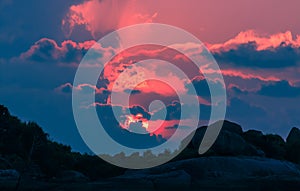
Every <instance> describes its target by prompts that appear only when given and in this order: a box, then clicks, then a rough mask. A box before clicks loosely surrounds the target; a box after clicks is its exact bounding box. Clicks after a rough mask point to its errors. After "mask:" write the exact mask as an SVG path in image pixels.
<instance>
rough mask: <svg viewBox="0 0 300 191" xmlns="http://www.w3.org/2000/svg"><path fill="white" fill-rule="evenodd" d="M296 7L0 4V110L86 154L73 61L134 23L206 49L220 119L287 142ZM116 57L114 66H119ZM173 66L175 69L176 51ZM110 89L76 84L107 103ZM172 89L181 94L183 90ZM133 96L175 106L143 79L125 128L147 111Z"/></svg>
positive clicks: (295, 111) (230, 2)
mask: <svg viewBox="0 0 300 191" xmlns="http://www.w3.org/2000/svg"><path fill="white" fill-rule="evenodd" d="M299 7H300V2H299V1H298V0H287V1H281V0H265V1H259V0H243V1H241V0H227V1H221V0H213V1H201V0H187V1H183V0H165V1H160V0H151V1H150V0H141V1H138V0H119V1H117V0H112V1H109V0H90V1H84V0H64V1H61V0H52V1H33V0H29V1H22V0H2V1H1V2H0V50H1V51H0V92H1V93H0V104H3V105H5V106H7V107H8V108H9V109H10V111H11V112H12V113H13V114H14V115H17V116H19V117H20V118H21V119H22V120H26V121H27V120H30V121H36V122H37V123H38V124H40V125H41V126H42V127H43V128H44V130H45V131H46V132H47V133H49V134H50V137H51V138H52V139H54V140H56V141H59V142H62V143H65V144H68V145H71V146H72V147H73V149H74V150H79V151H87V148H86V146H85V145H84V143H83V141H82V140H81V138H80V136H79V133H78V131H77V128H76V125H75V122H74V119H73V113H72V97H71V96H72V92H71V90H72V87H73V84H72V83H73V79H74V76H75V72H76V69H77V67H78V64H79V63H80V61H81V59H82V58H83V56H84V55H85V53H86V52H87V51H88V49H89V48H90V47H91V46H92V45H93V44H94V43H95V42H96V41H98V40H99V39H100V38H101V37H103V36H105V35H106V34H108V33H109V32H111V31H114V30H117V29H119V28H121V27H124V26H128V25H132V24H138V23H151V22H155V23H164V24H169V25H173V26H176V27H180V28H182V29H184V30H186V31H188V32H190V33H191V34H193V35H195V36H196V37H197V38H199V39H200V40H201V41H202V42H203V43H204V44H205V45H206V47H207V48H208V49H209V50H210V51H211V53H212V55H213V56H214V58H215V59H216V61H217V63H218V64H219V67H220V68H221V71H222V74H223V77H224V80H225V85H226V91H227V104H228V105H227V113H226V119H228V120H231V121H234V122H237V123H239V124H241V125H242V127H243V128H244V130H247V129H256V130H261V131H263V132H264V133H276V134H280V135H282V136H283V137H286V136H287V134H288V132H289V131H290V129H291V128H292V127H293V126H296V127H300V118H299V113H300V107H299V106H300V19H299ZM104 51H106V50H104ZM133 52H135V53H136V55H131V57H134V56H136V57H138V56H140V55H139V54H141V55H143V56H144V57H151V56H149V54H150V53H149V52H151V51H148V53H147V54H146V53H137V51H133ZM129 53H130V51H129ZM170 54H171V55H172V53H170V52H168V55H170ZM124 55H126V54H124ZM124 55H123V57H120V58H116V59H119V60H118V61H119V62H121V61H122V62H125V61H127V62H128V60H126V58H124ZM129 55H130V54H129ZM129 57H130V56H129ZM124 60H125V61H124ZM173 61H174V62H175V63H176V62H179V61H178V60H176V55H175V53H174V60H173ZM157 67H159V66H157ZM109 71H112V70H109ZM149 71H150V69H149ZM149 71H148V72H149ZM146 72H147V71H146ZM140 74H141V72H140ZM124 75H125V74H124ZM124 75H123V79H127V77H126V76H125V77H124ZM141 75H142V74H141ZM191 75H192V74H191ZM193 77H195V78H194V79H193V81H192V84H193V85H194V86H195V88H196V90H197V89H201V88H203V87H205V85H204V84H203V79H202V78H199V77H198V78H197V76H196V75H194V76H193ZM174 80H179V79H175V78H174ZM122 82H124V80H120V83H122ZM128 83H129V82H128ZM128 83H127V82H126V85H128ZM99 84H100V86H101V81H100V82H99ZM99 84H98V85H99ZM178 84H179V83H178ZM189 85H190V84H189ZM122 87H123V86H122ZM126 87H127V86H126ZM143 87H144V88H143ZM156 87H160V88H156ZM76 88H77V89H76ZM109 88H110V87H109V85H108V86H101V87H99V86H97V87H96V86H95V85H91V84H82V85H81V86H80V87H75V89H76V90H78V91H90V90H92V91H96V93H97V96H99V97H98V98H99V99H100V100H105V99H106V96H105V90H109ZM177 88H178V89H180V90H181V91H183V92H184V91H186V92H188V91H189V89H188V88H189V86H188V85H187V86H178V87H177ZM161 90H164V91H163V92H161ZM97 91H98V92H97ZM122 91H126V88H124V87H123V89H122ZM159 91H160V92H159ZM140 92H143V93H144V95H145V96H148V97H152V98H153V96H155V95H157V94H161V95H163V97H164V96H165V97H168V100H164V101H166V102H165V103H167V105H168V106H169V108H171V109H170V110H172V111H173V110H174V108H175V109H176V107H177V106H176V102H174V101H175V100H176V96H174V92H173V90H172V89H171V88H169V87H167V86H166V85H165V84H159V82H157V83H156V82H149V83H148V84H147V88H145V84H140V86H139V87H137V89H136V93H135V94H134V95H133V98H132V100H131V101H132V102H134V104H135V105H139V106H140V108H139V107H135V108H132V111H134V112H135V114H136V115H133V116H127V118H125V119H123V120H125V122H124V123H127V124H128V122H129V121H143V124H144V125H145V126H146V125H147V124H146V123H145V121H146V120H147V115H148V114H147V111H144V110H143V109H141V108H143V107H145V105H147V103H145V102H147V99H146V100H145V98H141V97H139V93H140ZM197 93H198V92H197ZM199 100H200V103H201V104H203V105H204V106H208V105H209V100H207V99H205V95H199ZM105 101H107V100H105ZM132 106H133V104H132ZM102 109H104V111H106V110H105V109H106V108H102ZM134 112H133V113H134ZM143 112H145V113H143ZM141 113H143V116H140V114H141ZM174 115H175V114H174ZM174 120H175V121H176V120H177V119H176V117H175V118H174ZM165 123H166V124H164V125H165V127H166V128H167V129H176V127H174V128H172V126H174V124H172V123H170V120H167V121H165ZM175 126H176V125H175ZM157 134H163V133H161V132H159V133H157Z"/></svg>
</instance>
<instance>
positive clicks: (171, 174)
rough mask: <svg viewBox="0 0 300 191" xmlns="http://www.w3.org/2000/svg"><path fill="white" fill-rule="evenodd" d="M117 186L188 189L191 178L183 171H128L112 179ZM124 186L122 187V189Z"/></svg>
mask: <svg viewBox="0 0 300 191" xmlns="http://www.w3.org/2000/svg"><path fill="white" fill-rule="evenodd" d="M112 180H113V181H114V182H118V185H126V184H128V183H129V184H131V185H132V186H134V188H138V187H142V188H155V189H159V190H160V189H171V188H172V189H175V190H177V189H179V190H185V189H188V188H189V186H190V184H191V176H190V175H189V174H188V173H186V172H185V171H184V170H173V171H172V170H171V171H164V172H161V171H159V172H157V173H153V172H150V171H148V170H147V169H146V170H128V171H127V172H126V173H125V174H124V175H122V176H119V177H117V178H113V179H112ZM123 187H124V186H122V188H123Z"/></svg>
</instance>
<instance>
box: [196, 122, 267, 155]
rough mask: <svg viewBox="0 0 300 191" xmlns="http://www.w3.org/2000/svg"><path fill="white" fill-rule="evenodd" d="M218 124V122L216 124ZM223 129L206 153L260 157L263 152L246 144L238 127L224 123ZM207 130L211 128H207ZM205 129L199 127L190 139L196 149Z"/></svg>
mask: <svg viewBox="0 0 300 191" xmlns="http://www.w3.org/2000/svg"><path fill="white" fill-rule="evenodd" d="M217 123H219V122H217ZM224 125H225V126H223V128H222V129H221V132H220V134H219V136H218V137H217V140H216V141H215V143H214V144H213V146H212V147H211V148H210V149H209V151H208V152H210V153H214V154H215V155H233V156H235V155H247V156H249V155H254V156H262V155H264V153H263V152H261V151H259V150H257V149H256V148H255V147H254V146H253V145H251V144H249V143H248V142H246V141H245V140H244V139H243V137H242V136H241V135H242V133H241V132H242V129H241V127H240V126H239V125H236V124H234V123H231V122H228V121H224ZM209 128H213V126H212V127H209ZM206 129H207V127H200V128H199V129H197V130H196V133H195V135H194V137H193V139H192V145H193V147H194V148H196V149H198V148H199V146H200V143H201V141H202V139H203V136H204V133H205V131H206Z"/></svg>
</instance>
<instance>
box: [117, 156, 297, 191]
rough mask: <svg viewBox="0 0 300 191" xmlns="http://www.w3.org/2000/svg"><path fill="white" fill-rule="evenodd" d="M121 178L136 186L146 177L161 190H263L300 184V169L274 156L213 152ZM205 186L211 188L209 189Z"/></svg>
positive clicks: (127, 173)
mask: <svg viewBox="0 0 300 191" xmlns="http://www.w3.org/2000/svg"><path fill="white" fill-rule="evenodd" d="M119 178H122V179H123V180H124V181H123V184H125V185H126V182H130V186H131V187H129V186H128V187H127V188H137V187H136V184H135V182H137V183H138V185H139V187H138V188H140V187H141V184H140V182H141V180H143V181H146V182H147V183H148V184H145V187H144V188H147V189H148V188H151V184H150V182H152V183H153V186H154V188H155V189H158V190H169V189H172V190H188V189H193V188H197V190H199V189H200V188H201V189H203V190H223V188H224V186H227V188H228V189H225V190H232V189H230V188H231V187H236V189H235V190H241V189H239V187H240V186H241V187H240V188H248V186H249V188H251V187H252V188H255V189H252V190H263V188H264V187H266V188H268V189H269V188H272V189H273V188H276V186H275V187H274V186H272V185H274V184H275V183H278V184H279V183H280V184H279V185H282V184H283V185H285V184H286V183H289V184H290V187H293V186H295V185H300V170H299V168H298V167H297V166H296V165H295V164H293V163H290V162H286V161H280V160H275V159H268V158H261V157H229V156H227V157H219V156H218V157H217V156H211V157H200V158H194V159H187V160H181V161H176V162H171V163H167V164H164V165H161V166H157V167H154V168H150V169H144V170H128V171H126V173H125V174H124V175H122V176H120V177H119ZM112 182H115V181H112ZM117 184H119V182H117ZM216 184H219V185H216ZM127 185H128V184H127ZM206 186H207V188H211V189H206ZM121 187H122V188H123V186H120V188H121ZM296 188H297V187H296ZM272 189H271V190H272ZM249 190H251V189H249ZM291 190H297V189H291Z"/></svg>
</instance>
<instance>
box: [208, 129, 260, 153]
mask: <svg viewBox="0 0 300 191" xmlns="http://www.w3.org/2000/svg"><path fill="white" fill-rule="evenodd" d="M212 150H213V151H214V152H215V153H217V154H218V155H233V156H236V155H247V156H250V155H254V156H255V155H258V151H257V150H256V149H255V147H254V146H252V145H251V144H248V143H247V142H246V141H245V140H244V139H243V138H242V137H241V136H240V135H238V134H236V133H232V132H229V131H226V130H224V131H222V132H221V133H220V134H219V137H218V138H217V140H216V142H215V144H214V145H213V146H212Z"/></svg>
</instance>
